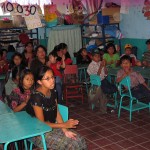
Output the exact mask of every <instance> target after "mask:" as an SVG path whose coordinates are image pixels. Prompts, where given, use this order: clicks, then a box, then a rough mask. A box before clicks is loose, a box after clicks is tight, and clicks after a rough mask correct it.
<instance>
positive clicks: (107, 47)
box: [105, 43, 116, 54]
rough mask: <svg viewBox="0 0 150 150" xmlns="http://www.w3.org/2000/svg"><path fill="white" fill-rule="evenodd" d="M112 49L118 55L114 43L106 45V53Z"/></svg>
mask: <svg viewBox="0 0 150 150" xmlns="http://www.w3.org/2000/svg"><path fill="white" fill-rule="evenodd" d="M110 47H113V49H114V54H115V53H116V48H115V45H114V44H113V43H108V44H107V45H106V48H105V53H108V49H109V48H110Z"/></svg>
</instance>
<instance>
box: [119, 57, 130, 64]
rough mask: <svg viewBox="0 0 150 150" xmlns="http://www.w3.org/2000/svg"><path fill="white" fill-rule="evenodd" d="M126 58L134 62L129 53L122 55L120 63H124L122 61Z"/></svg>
mask: <svg viewBox="0 0 150 150" xmlns="http://www.w3.org/2000/svg"><path fill="white" fill-rule="evenodd" d="M124 60H128V61H130V63H132V58H131V57H130V56H129V55H124V56H122V57H121V58H120V64H122V62H123V61H124Z"/></svg>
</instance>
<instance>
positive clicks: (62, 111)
mask: <svg viewBox="0 0 150 150" xmlns="http://www.w3.org/2000/svg"><path fill="white" fill-rule="evenodd" d="M58 109H59V112H60V114H61V116H62V119H63V121H64V122H66V121H67V120H68V116H69V113H68V107H67V106H64V105H60V104H58ZM28 141H29V142H30V150H32V148H33V142H32V140H31V139H28ZM24 144H25V150H27V141H26V140H24Z"/></svg>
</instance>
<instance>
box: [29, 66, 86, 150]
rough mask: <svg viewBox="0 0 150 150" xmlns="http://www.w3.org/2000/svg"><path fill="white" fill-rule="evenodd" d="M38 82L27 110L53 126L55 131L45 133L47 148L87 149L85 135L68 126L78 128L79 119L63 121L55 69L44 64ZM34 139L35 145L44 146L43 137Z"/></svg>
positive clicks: (61, 149) (60, 149)
mask: <svg viewBox="0 0 150 150" xmlns="http://www.w3.org/2000/svg"><path fill="white" fill-rule="evenodd" d="M37 82H38V84H39V87H38V88H37V89H36V91H35V92H33V94H32V95H31V97H30V100H29V101H28V104H27V107H26V111H27V112H28V113H29V114H30V115H31V116H34V117H36V118H38V119H39V120H41V121H42V122H45V123H46V124H47V125H49V126H50V127H51V128H53V131H51V132H48V133H46V134H45V138H46V144H47V148H48V149H55V150H79V149H80V150H86V149H87V146H86V143H85V140H84V139H83V137H81V136H79V135H78V134H77V133H74V132H72V131H70V130H68V128H76V126H77V125H78V124H79V121H78V120H74V119H69V120H68V121H67V122H63V120H62V117H61V115H60V113H59V109H58V107H57V95H56V91H55V90H54V86H55V78H54V74H53V71H52V70H51V69H50V68H49V67H47V66H43V67H42V68H41V69H40V71H39V74H38V80H37ZM32 140H33V142H34V144H35V146H37V147H40V148H42V142H41V137H39V136H38V137H34V138H33V139H32Z"/></svg>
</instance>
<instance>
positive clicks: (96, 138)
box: [85, 133, 102, 141]
mask: <svg viewBox="0 0 150 150" xmlns="http://www.w3.org/2000/svg"><path fill="white" fill-rule="evenodd" d="M85 138H86V139H88V140H89V141H94V140H98V139H101V138H102V136H100V135H99V134H96V133H92V134H88V135H86V136H85Z"/></svg>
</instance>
